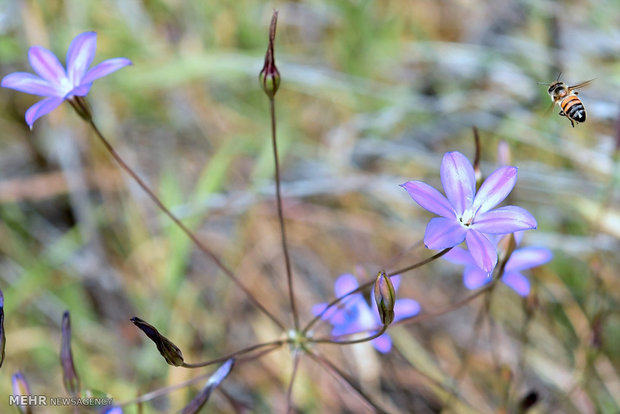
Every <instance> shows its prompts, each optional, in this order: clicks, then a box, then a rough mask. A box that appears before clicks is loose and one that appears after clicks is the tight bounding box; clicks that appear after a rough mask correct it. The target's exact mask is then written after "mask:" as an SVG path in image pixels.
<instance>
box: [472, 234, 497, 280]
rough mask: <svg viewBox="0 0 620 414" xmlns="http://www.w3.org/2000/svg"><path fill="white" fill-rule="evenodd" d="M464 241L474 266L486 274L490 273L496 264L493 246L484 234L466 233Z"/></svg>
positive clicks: (495, 252) (495, 253)
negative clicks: (474, 263)
mask: <svg viewBox="0 0 620 414" xmlns="http://www.w3.org/2000/svg"><path fill="white" fill-rule="evenodd" d="M465 241H466V242H467V249H468V250H469V253H470V254H471V257H473V259H474V261H475V262H476V265H477V266H478V267H479V268H480V269H482V270H484V271H485V272H487V273H488V272H491V271H492V270H493V268H494V267H495V264H496V263H497V251H496V250H495V245H493V243H491V241H490V240H489V239H488V238H487V237H486V236H485V235H484V234H482V233H480V232H478V231H476V230H470V231H468V232H467V237H466V238H465Z"/></svg>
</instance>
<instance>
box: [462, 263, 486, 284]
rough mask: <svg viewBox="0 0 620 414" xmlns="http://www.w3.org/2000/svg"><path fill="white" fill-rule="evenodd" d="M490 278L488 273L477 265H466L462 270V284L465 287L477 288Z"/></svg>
mask: <svg viewBox="0 0 620 414" xmlns="http://www.w3.org/2000/svg"><path fill="white" fill-rule="evenodd" d="M491 280H492V279H491V278H490V277H489V274H488V273H486V272H484V271H483V270H482V269H480V268H479V267H477V266H468V267H466V268H465V271H464V272H463V284H464V285H465V287H466V288H467V289H472V290H473V289H478V288H479V287H481V286H484V285H486V284H487V283H489V282H490V281H491Z"/></svg>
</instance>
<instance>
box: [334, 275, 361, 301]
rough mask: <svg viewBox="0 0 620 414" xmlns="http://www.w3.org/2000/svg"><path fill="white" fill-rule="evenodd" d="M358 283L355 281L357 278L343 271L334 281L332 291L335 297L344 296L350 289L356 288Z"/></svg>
mask: <svg viewBox="0 0 620 414" xmlns="http://www.w3.org/2000/svg"><path fill="white" fill-rule="evenodd" d="M358 286H359V284H358V283H357V279H356V278H355V276H353V275H352V274H350V273H345V274H344V275H341V276H339V277H338V279H336V282H335V283H334V293H335V294H336V297H340V296H344V295H346V294H347V293H349V292H351V291H352V290H355V289H357V287H358Z"/></svg>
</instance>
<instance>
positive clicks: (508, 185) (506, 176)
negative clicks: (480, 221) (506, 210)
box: [472, 167, 517, 214]
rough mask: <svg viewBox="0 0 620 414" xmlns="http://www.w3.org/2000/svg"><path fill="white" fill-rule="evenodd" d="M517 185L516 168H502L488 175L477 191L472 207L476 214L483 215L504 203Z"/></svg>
mask: <svg viewBox="0 0 620 414" xmlns="http://www.w3.org/2000/svg"><path fill="white" fill-rule="evenodd" d="M516 183H517V168H516V167H502V168H499V169H497V170H495V172H493V174H491V175H489V176H488V177H487V179H486V180H484V182H483V183H482V185H481V186H480V189H478V194H476V198H475V199H474V204H473V206H472V208H473V210H474V211H476V212H477V214H480V213H484V212H487V211H489V210H490V209H492V208H493V207H495V206H496V205H498V204H499V203H501V202H502V201H504V199H505V198H506V197H508V194H510V192H511V191H512V189H513V188H514V186H515V184H516Z"/></svg>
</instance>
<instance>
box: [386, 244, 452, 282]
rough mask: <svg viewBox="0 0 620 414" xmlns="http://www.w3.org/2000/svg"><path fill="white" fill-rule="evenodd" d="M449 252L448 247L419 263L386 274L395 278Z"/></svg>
mask: <svg viewBox="0 0 620 414" xmlns="http://www.w3.org/2000/svg"><path fill="white" fill-rule="evenodd" d="M450 250H452V247H448V248H447V249H443V250H442V251H440V252H439V253H437V254H434V255H433V256H431V257H429V258H428V259H425V260H422V261H421V262H418V263H415V264H412V265H411V266H407V267H405V268H402V269H400V270H395V271H393V272H390V273H388V274H387V275H388V276H390V277H391V276H396V275H402V274H403V273H405V272H408V271H410V270H413V269H417V268H418V267H422V266H424V265H425V264H427V263H430V262H432V261H433V260H437V259H439V258H440V257H441V256H443V255H444V254H446V253H448V252H449V251H450Z"/></svg>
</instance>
